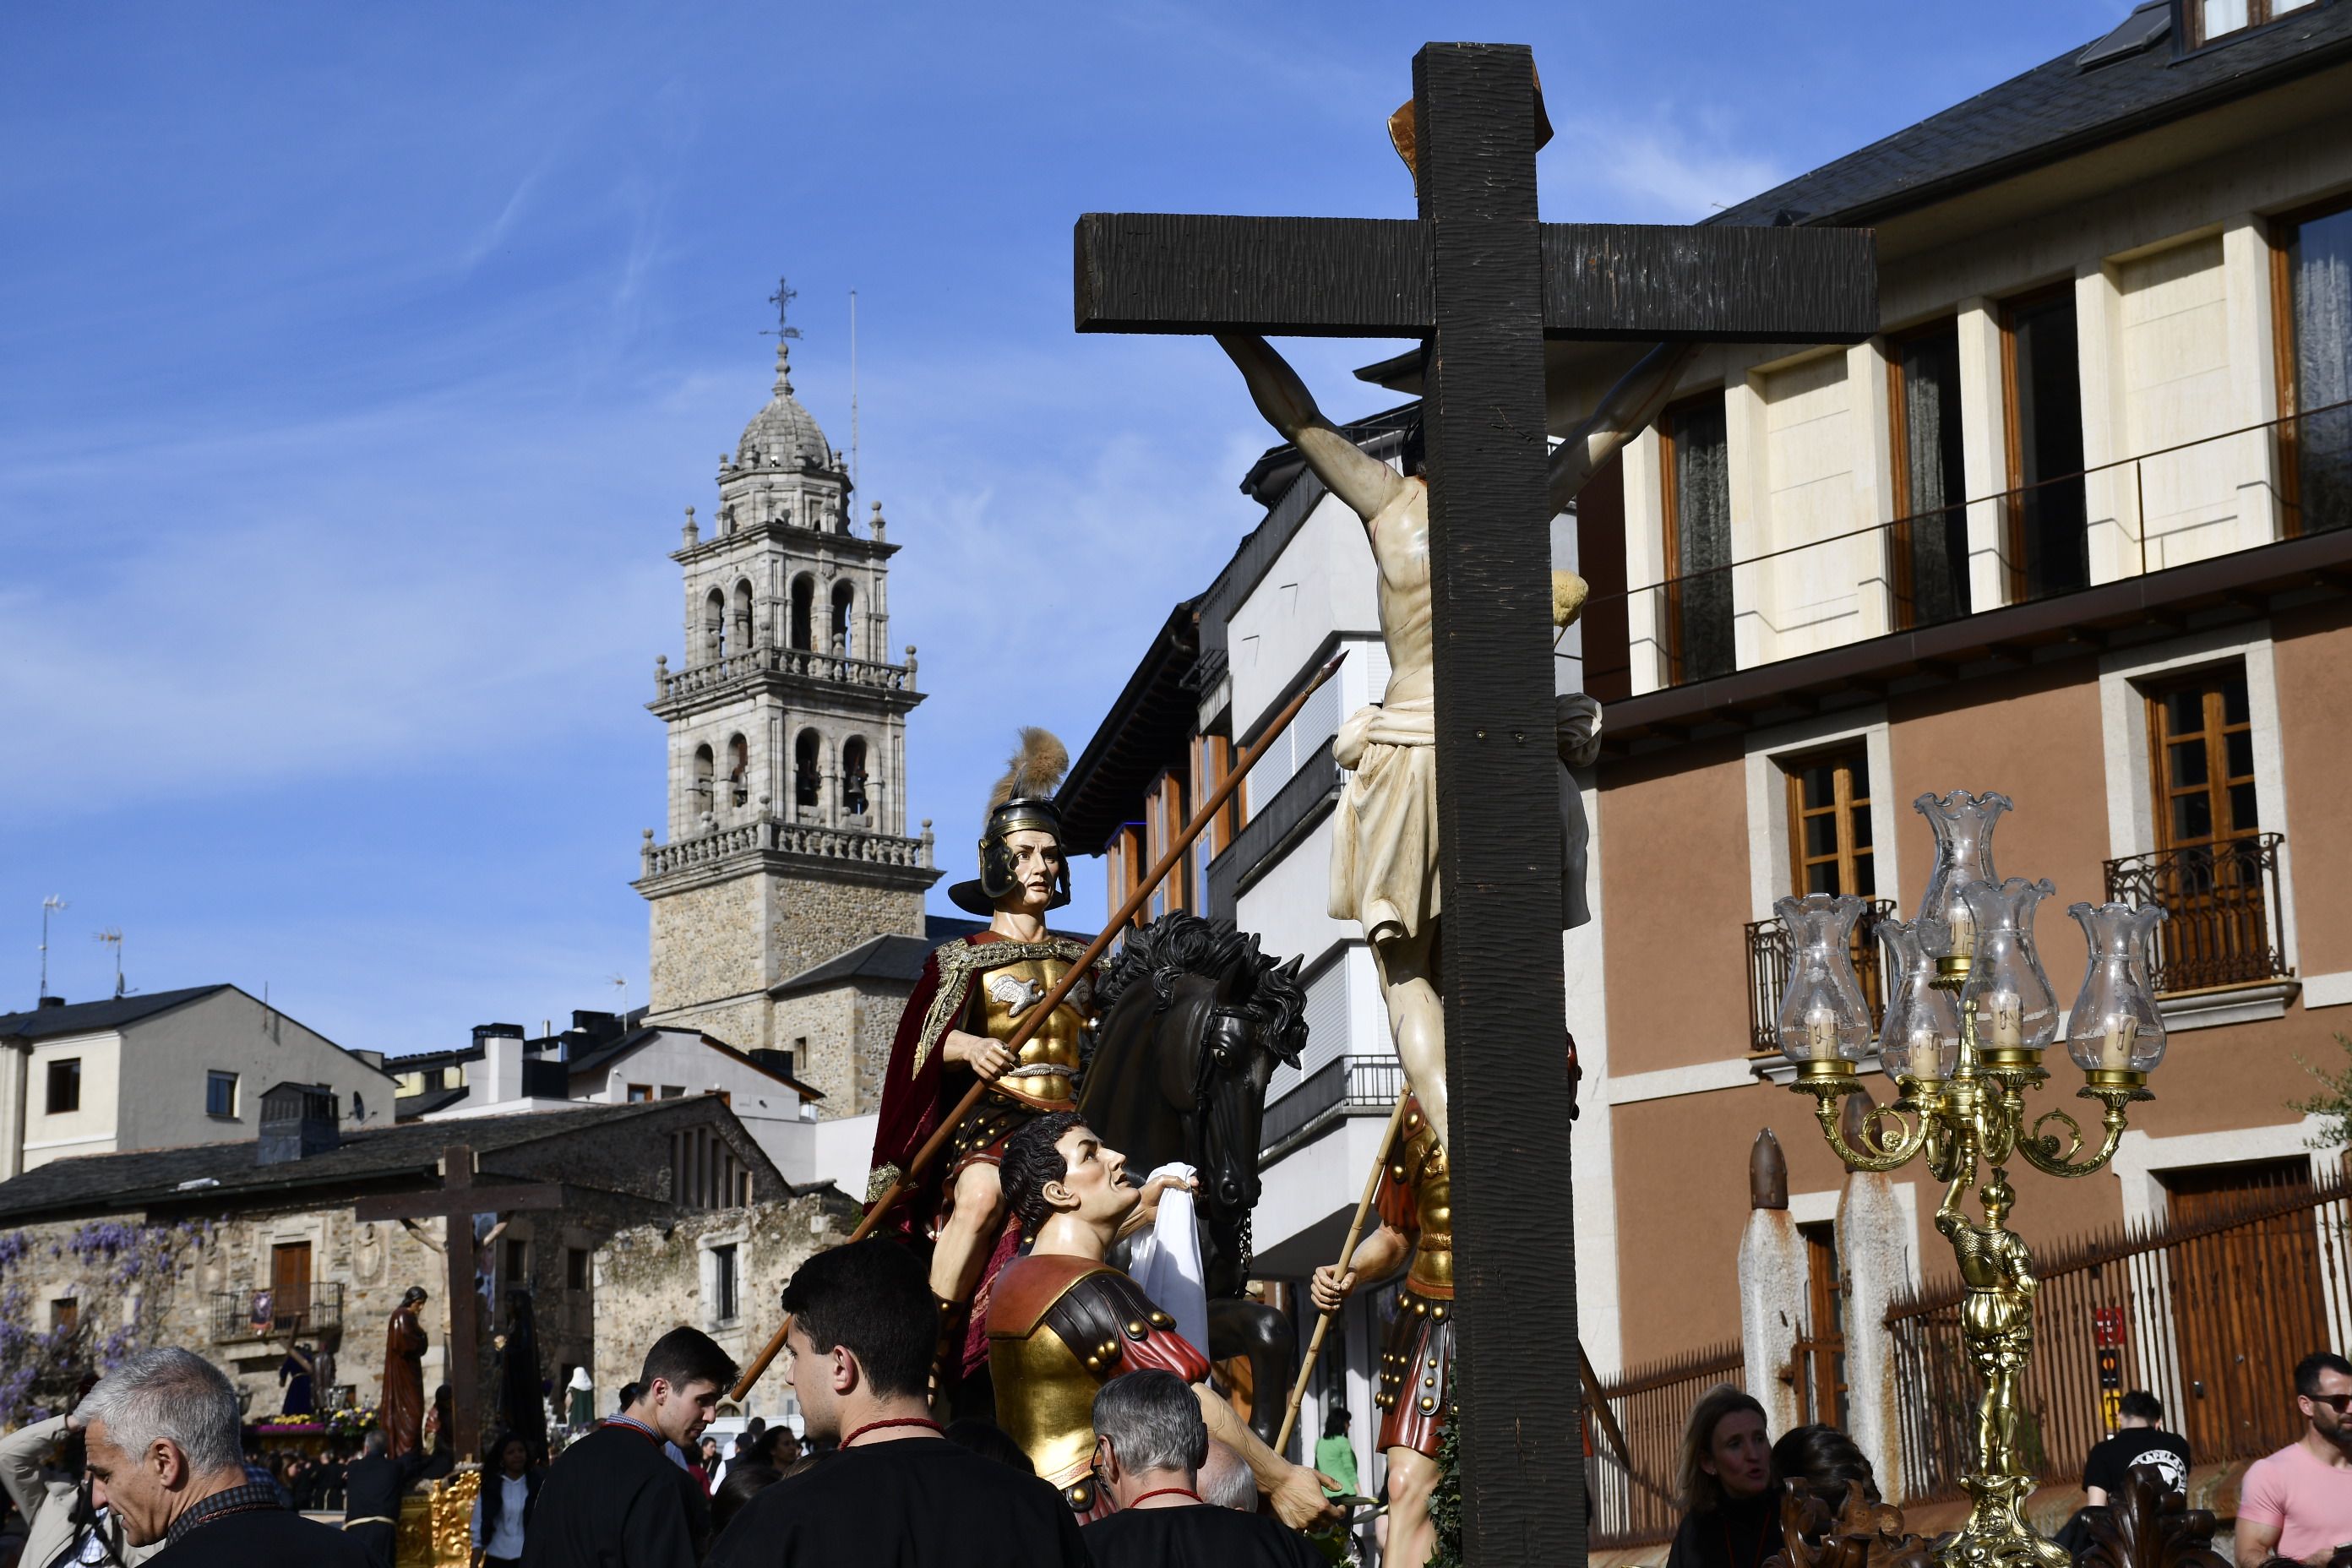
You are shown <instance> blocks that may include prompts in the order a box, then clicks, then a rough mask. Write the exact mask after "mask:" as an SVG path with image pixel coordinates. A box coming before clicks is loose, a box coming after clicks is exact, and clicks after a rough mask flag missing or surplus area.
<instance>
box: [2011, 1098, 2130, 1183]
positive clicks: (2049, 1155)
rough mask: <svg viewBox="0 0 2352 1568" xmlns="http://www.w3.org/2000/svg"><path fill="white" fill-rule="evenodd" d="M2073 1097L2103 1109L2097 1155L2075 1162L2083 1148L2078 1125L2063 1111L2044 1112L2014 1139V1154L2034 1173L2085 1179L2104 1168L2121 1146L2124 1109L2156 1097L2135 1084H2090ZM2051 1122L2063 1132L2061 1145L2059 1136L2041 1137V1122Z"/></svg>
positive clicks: (2079, 1125) (2042, 1135)
mask: <svg viewBox="0 0 2352 1568" xmlns="http://www.w3.org/2000/svg"><path fill="white" fill-rule="evenodd" d="M2075 1098H2076V1099H2078V1100H2099V1101H2101V1102H2102V1103H2103V1104H2105V1107H2106V1110H2105V1114H2104V1115H2102V1116H2101V1118H2100V1124H2101V1131H2102V1132H2103V1136H2102V1137H2101V1139H2100V1141H2099V1147H2098V1150H2097V1152H2095V1153H2094V1154H2092V1155H2091V1156H2090V1157H2089V1158H2088V1159H2086V1160H2076V1159H2075V1158H2074V1155H2075V1154H2076V1153H2078V1152H2081V1150H2082V1147H2083V1126H2082V1123H2081V1122H2079V1121H2075V1120H2074V1118H2073V1117H2072V1116H2069V1115H2068V1114H2067V1113H2066V1112H2064V1111H2063V1110H2045V1111H2043V1112H2042V1114H2041V1116H2039V1117H2038V1118H2036V1119H2035V1121H2034V1123H2033V1129H2032V1131H2030V1132H2027V1133H2025V1134H2024V1135H2022V1136H2021V1137H2020V1138H2019V1139H2018V1140H2017V1152H2019V1153H2021V1154H2022V1155H2024V1156H2025V1163H2027V1164H2029V1165H2031V1166H2032V1167H2033V1168H2034V1169H2035V1170H2037V1171H2041V1172H2043V1173H2046V1174H2049V1175H2053V1176H2087V1175H2089V1174H2091V1173H2093V1172H2094V1171H2097V1170H2102V1169H2104V1168H2105V1165H2106V1163H2107V1162H2108V1161H2110V1160H2112V1159H2114V1158H2115V1157H2116V1149H2117V1148H2119V1147H2121V1146H2122V1143H2123V1140H2124V1125H2125V1120H2126V1110H2125V1107H2126V1106H2128V1105H2129V1104H2130V1103H2131V1102H2132V1101H2133V1100H2153V1099H2155V1098H2156V1097H2155V1096H2154V1095H2152V1094H2150V1093H2148V1091H2147V1089H2143V1088H2141V1087H2140V1086H2139V1085H2137V1084H2090V1085H2086V1086H2085V1087H2084V1088H2083V1089H2079V1090H2077V1091H2076V1094H2075ZM2052 1121H2055V1122H2058V1123H2059V1124H2060V1125H2061V1126H2063V1128H2064V1129H2065V1132H2064V1134H2063V1146H2062V1139H2061V1136H2060V1135H2059V1134H2056V1133H2052V1134H2048V1135H2044V1134H2043V1132H2042V1127H2043V1125H2044V1124H2045V1123H2048V1122H2052Z"/></svg>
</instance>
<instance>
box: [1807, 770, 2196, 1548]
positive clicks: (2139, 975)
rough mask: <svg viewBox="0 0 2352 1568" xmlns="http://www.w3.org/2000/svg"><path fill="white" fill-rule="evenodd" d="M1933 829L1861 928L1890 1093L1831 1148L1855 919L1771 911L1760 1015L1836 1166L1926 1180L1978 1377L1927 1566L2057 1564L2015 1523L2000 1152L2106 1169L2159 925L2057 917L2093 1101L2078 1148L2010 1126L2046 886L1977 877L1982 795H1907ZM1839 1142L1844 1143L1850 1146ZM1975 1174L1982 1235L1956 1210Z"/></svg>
mask: <svg viewBox="0 0 2352 1568" xmlns="http://www.w3.org/2000/svg"><path fill="white" fill-rule="evenodd" d="M1915 804H1916V807H1917V809H1918V810H1919V811H1920V812H1921V814H1922V815H1924V816H1927V819H1928V821H1929V822H1930V823H1931V824H1932V825H1934V826H1935V827H1936V829H1937V867H1936V870H1935V874H1934V875H1933V877H1932V878H1931V879H1930V880H1929V883H1928V889H1927V895H1926V897H1925V898H1924V899H1923V900H1922V902H1921V906H1920V910H1919V914H1918V916H1917V918H1916V919H1915V920H1914V921H1911V922H1910V923H1909V924H1907V925H1906V923H1904V922H1902V921H1882V922H1881V923H1880V929H1879V933H1878V934H1879V936H1880V938H1881V940H1882V941H1883V942H1885V946H1886V948H1887V951H1888V954H1889V957H1890V960H1891V962H1890V963H1889V964H1888V965H1887V967H1886V969H1885V972H1884V973H1885V974H1886V975H1887V991H1888V998H1887V1003H1886V1008H1885V1022H1884V1024H1883V1025H1882V1026H1879V1028H1878V1030H1877V1031H1876V1046H1877V1049H1878V1052H1879V1056H1880V1058H1881V1061H1882V1063H1883V1065H1884V1067H1885V1071H1886V1073H1887V1075H1888V1076H1889V1077H1890V1078H1892V1079H1894V1080H1895V1087H1896V1089H1897V1095H1896V1098H1895V1102H1894V1103H1893V1104H1892V1105H1884V1106H1876V1107H1874V1108H1872V1109H1871V1110H1869V1111H1867V1112H1866V1113H1864V1116H1863V1118H1862V1120H1861V1123H1860V1127H1859V1132H1858V1137H1857V1139H1856V1140H1854V1141H1852V1142H1850V1141H1849V1140H1848V1139H1847V1138H1846V1136H1845V1134H1844V1132H1843V1130H1842V1129H1841V1127H1840V1120H1841V1118H1840V1110H1841V1109H1842V1107H1841V1101H1842V1100H1843V1097H1844V1096H1846V1095H1849V1094H1855V1093H1859V1092H1861V1091H1862V1084H1861V1082H1860V1081H1859V1079H1858V1073H1857V1069H1858V1067H1859V1065H1860V1063H1861V1061H1862V1059H1863V1058H1864V1056H1865V1055H1866V1054H1867V1052H1868V1050H1869V1049H1870V1047H1871V1044H1872V1027H1871V1024H1870V1017H1869V1008H1868V1005H1867V1003H1866V1002H1865V1001H1864V996H1863V994H1862V988H1861V984H1860V981H1859V978H1858V976H1857V975H1856V973H1855V970H1854V965H1853V930H1854V926H1855V924H1856V922H1857V921H1858V920H1859V919H1860V917H1861V916H1862V914H1863V913H1864V910H1865V909H1866V908H1867V905H1866V904H1865V901H1864V900H1861V899H1859V898H1852V897H1847V898H1831V897H1828V896H1826V895H1823V894H1818V893H1817V894H1812V895H1809V896H1808V897H1806V898H1804V899H1783V900H1780V905H1779V906H1778V907H1779V910H1780V917H1781V921H1782V923H1783V925H1784V926H1785V927H1786V928H1787V930H1788V931H1789V935H1790V971H1789V976H1788V981H1787V984H1786V985H1785V986H1784V988H1783V992H1782V997H1781V1005H1780V1043H1781V1049H1782V1050H1783V1052H1784V1053H1785V1054H1786V1055H1788V1057H1789V1058H1790V1060H1791V1061H1793V1062H1794V1063H1795V1064H1796V1067H1797V1077H1796V1081H1795V1082H1794V1083H1793V1084H1792V1085H1791V1086H1790V1087H1791V1089H1794V1090H1795V1091H1796V1092H1798V1093H1801V1094H1811V1095H1812V1096H1813V1097H1814V1100H1815V1101H1816V1103H1815V1106H1814V1110H1815V1113H1816V1115H1817V1116H1818V1117H1819V1119H1820V1121H1821V1124H1822V1136H1823V1137H1824V1138H1826V1139H1827V1140H1828V1141H1829V1144H1830V1147H1831V1148H1832V1149H1833V1150H1835V1151H1836V1152H1837V1154H1838V1157H1839V1158H1841V1159H1843V1161H1844V1162H1845V1163H1846V1164H1847V1165H1848V1166H1849V1167H1851V1168H1852V1169H1854V1170H1859V1171H1892V1170H1895V1169H1896V1168H1898V1167H1899V1166H1902V1165H1905V1164H1907V1163H1910V1162H1911V1161H1912V1160H1914V1159H1920V1158H1924V1159H1925V1160H1926V1162H1927V1169H1928V1171H1929V1172H1930V1173H1932V1174H1933V1175H1934V1176H1935V1178H1936V1180H1937V1181H1939V1182H1942V1183H1944V1184H1945V1188H1944V1198H1943V1202H1942V1203H1941V1204H1939V1205H1937V1209H1936V1228H1937V1230H1938V1231H1940V1232H1941V1233H1942V1234H1943V1236H1944V1237H1945V1239H1946V1240H1948V1242H1950V1243H1951V1247H1952V1255H1953V1258H1954V1260H1955V1262H1956V1263H1957V1264H1958V1268H1959V1274H1960V1279H1961V1282H1962V1284H1963V1286H1964V1287H1965V1289H1966V1294H1965V1296H1964V1297H1963V1299H1962V1301H1961V1305H1960V1331H1961V1336H1962V1339H1963V1340H1964V1342H1966V1344H1967V1347H1968V1352H1969V1362H1970V1363H1971V1364H1972V1365H1973V1366H1974V1367H1975V1368H1976V1372H1977V1375H1978V1376H1979V1378H1981V1379H1982V1380H1983V1383H1984V1395H1983V1398H1982V1400H1981V1401H1980V1403H1979V1405H1978V1413H1977V1468H1975V1469H1974V1470H1973V1471H1971V1472H1969V1474H1967V1475H1966V1476H1964V1477H1963V1478H1962V1485H1964V1486H1965V1487H1966V1488H1967V1489H1968V1492H1969V1496H1970V1497H1971V1498H1972V1499H1974V1500H1975V1506H1974V1508H1973V1509H1972V1510H1970V1512H1969V1521H1968V1524H1967V1525H1966V1527H1965V1528H1963V1529H1962V1530H1961V1531H1960V1533H1959V1534H1958V1536H1957V1537H1955V1538H1954V1540H1953V1541H1952V1542H1951V1544H1950V1545H1949V1546H1948V1547H1947V1548H1946V1549H1945V1550H1944V1552H1943V1553H1942V1555H1941V1559H1940V1561H1941V1563H1942V1564H1943V1568H1996V1565H1999V1568H2069V1565H2070V1563H2071V1562H2072V1559H2071V1558H2070V1557H2069V1555H2068V1553H2067V1552H2066V1551H2065V1549H2064V1548H2063V1547H2060V1546H2058V1545H2057V1544H2055V1543H2054V1542H2050V1541H2047V1540H2045V1539H2043V1538H2042V1537H2041V1536H2039V1535H2037V1534H2035V1533H2034V1531H2032V1528H2031V1527H2030V1526H2029V1525H2028V1524H2027V1523H2026V1521H2025V1517H2024V1514H2023V1511H2022V1507H2023V1503H2024V1500H2025V1498H2026V1495H2027V1494H2028V1493H2030V1492H2031V1491H2032V1489H2033V1488H2034V1487H2035V1485H2036V1484H2037V1482H2038V1480H2039V1478H2038V1477H2036V1476H2035V1475H2034V1474H2033V1473H2032V1471H2030V1470H2028V1469H2027V1468H2025V1465H2024V1462H2023V1458H2022V1455H2021V1447H2020V1443H2019V1437H2020V1430H2019V1428H2020V1425H2021V1420H2022V1415H2023V1405H2022V1401H2021V1391H2022V1387H2023V1384H2024V1378H2025V1369H2026V1366H2027V1363H2029V1362H2030V1361H2031V1360H2032V1355H2033V1297H2034V1292H2035V1289H2036V1288H2037V1281H2036V1280H2035V1279H2034V1277H2033V1258H2032V1253H2031V1252H2030V1251H2029V1250H2028V1249H2027V1247H2026V1245H2025V1242H2024V1241H2023V1240H2022V1239H2021V1237H2018V1235H2017V1234H2016V1233H2015V1232H2014V1231H2011V1229H2010V1228H2009V1226H2008V1224H2007V1220H2008V1217H2009V1213H2010V1210H2011V1207H2012V1206H2013V1205H2014V1204H2015V1202H2016V1194H2015V1193H2014V1192H2013V1190H2012V1189H2011V1186H2010V1184H2009V1170H2008V1166H2009V1163H2010V1160H2011V1155H2012V1154H2013V1155H2016V1156H2018V1157H2021V1158H2022V1159H2023V1160H2024V1161H2025V1163H2027V1164H2029V1165H2032V1167H2033V1168H2034V1169H2035V1170H2037V1171H2042V1172H2045V1173H2048V1174H2050V1175H2053V1176H2068V1177H2072V1176H2087V1175H2089V1174H2090V1173H2092V1172H2094V1171H2097V1170H2100V1169H2102V1168H2104V1167H2105V1165H2106V1163H2108V1162H2109V1161H2110V1160H2112V1159H2114V1158H2115V1153H2116V1146H2117V1145H2118V1144H2119V1143H2120V1142H2122V1140H2123V1135H2124V1128H2125V1119H2126V1108H2127V1107H2128V1106H2129V1105H2130V1104H2131V1102H2132V1101H2134V1100H2147V1099H2150V1098H2152V1097H2151V1096H2150V1095H2149V1093H2148V1091H2147V1075H2148V1073H2149V1071H2150V1070H2152V1069H2153V1068H2155V1066H2156V1065H2157V1063H2158V1061H2160V1060H2161V1059H2162V1057H2163V1053H2164V1026H2163V1023H2162V1019H2161V1016H2160V1015H2159V1014H2158V1012H2157V1009H2156V1005H2155V1000H2154V998H2153V996H2152V995H2151V994H2149V992H2148V988H2147V979H2146V976H2147V940H2148V937H2149V935H2150V934H2151V933H2152V931H2154V928H2155V925H2156V923H2157V921H2160V920H2161V919H2162V918H2163V911H2162V910H2160V909H2158V908H2155V907H2153V906H2146V907H2142V908H2137V909H2135V908H2131V907H2129V906H2126V905H2122V904H2106V905H2103V906H2097V907H2094V906H2092V905H2089V904H2076V905H2074V907H2073V909H2072V910H2070V911H2069V912H2070V913H2072V914H2073V915H2074V918H2075V919H2076V920H2077V921H2080V922H2081V923H2082V926H2083V929H2084V935H2085V938H2086V939H2087V941H2088V943H2089V946H2090V963H2089V966H2088V969H2087V971H2086V973H2085V974H2084V984H2083V990H2082V992H2081V994H2079V995H2078V996H2077V997H2076V999H2075V1003H2074V1007H2073V1008H2072V1009H2071V1010H2070V1011H2069V1013H2068V1014H2067V1015H2066V1016H2065V1027H2066V1045H2067V1049H2068V1053H2069V1055H2070V1056H2072V1057H2073V1058H2074V1061H2075V1063H2076V1064H2077V1065H2078V1066H2080V1067H2081V1068H2083V1071H2084V1085H2083V1087H2082V1089H2079V1090H2078V1091H2077V1095H2078V1097H2079V1098H2081V1099H2085V1100H2097V1101H2099V1102H2100V1104H2101V1106H2102V1108H2103V1113H2102V1115H2101V1117H2100V1128H2101V1134H2100V1138H2099V1142H2098V1147H2097V1148H2096V1149H2095V1150H2092V1151H2090V1152H2087V1153H2085V1152H2084V1151H2085V1138H2084V1131H2083V1127H2082V1124H2081V1123H2080V1122H2079V1121H2076V1120H2075V1119H2074V1117H2073V1116H2072V1115H2070V1114H2068V1113H2067V1112H2066V1111H2065V1110H2059V1109H2054V1108H2053V1109H2051V1110H2044V1111H2042V1114H2041V1115H2040V1116H2038V1117H2035V1118H2034V1119H2033V1120H2032V1122H2031V1124H2030V1125H2029V1124H2028V1122H2027V1120H2026V1118H2027V1111H2026V1107H2025V1095H2026V1091H2027V1090H2029V1089H2037V1088H2039V1087H2040V1086H2041V1085H2042V1084H2043V1083H2044V1082H2046V1081H2048V1079H2049V1077H2050V1075H2049V1073H2047V1072H2046V1071H2044V1070H2043V1068H2042V1051H2043V1049H2044V1048H2045V1047H2047V1046H2048V1045H2050V1044H2051V1043H2052V1042H2053V1039H2054V1038H2055V1037H2057V1035H2058V1032H2059V1028H2060V1015H2059V1013H2058V1011H2057V1004H2056V999H2055V997H2054V996H2053V994H2052V993H2051V990H2050V986H2049V982H2048V980H2047V979H2046V978H2045V977H2044V976H2043V975H2042V968H2041V961H2040V958H2039V956H2038V955H2037V953H2036V952H2035V951H2034V946H2033V940H2032V929H2033V913H2034V910H2035V908H2036V906H2037V905H2038V904H2039V903H2040V902H2041V900H2042V899H2043V898H2045V897H2047V896H2048V895H2049V894H2050V893H2051V892H2052V891H2053V889H2052V887H2051V885H2050V884H2049V883H2048V882H2046V881H2042V882H2027V881H2025V880H2024V879H2021V878H2012V879H2010V880H2009V881H2008V882H2006V883H2003V882H2000V881H1999V880H1997V879H1995V878H1994V877H1993V874H1992V863H1991V834H1992V826H1993V823H1994V822H1995V821H1996V820H1997V819H1998V818H1999V816H2000V813H2001V812H2003V811H2005V810H2007V809H2008V808H2009V805H2010V803H2009V802H2008V801H2007V800H2006V799H2004V798H2003V797H2001V796H2000V795H1969V793H1968V792H1967V791H1965V790H1956V791H1953V792H1952V793H1951V794H1950V795H1946V796H1941V797H1938V796H1936V795H1922V796H1920V797H1919V799H1918V801H1917V802H1916V803H1915ZM1857 1145H1858V1146H1857ZM1979 1163H1982V1164H1983V1165H1984V1166H1985V1167H1987V1168H1988V1169H1989V1170H1990V1174H1991V1179H1990V1181H1988V1182H1986V1183H1985V1184H1984V1185H1983V1186H1982V1187H1981V1188H1979V1191H1978V1193H1977V1200H1978V1204H1979V1207H1980V1209H1981V1211H1982V1213H1983V1215H1984V1220H1983V1223H1982V1224H1977V1223H1974V1222H1972V1221H1971V1220H1970V1219H1969V1216H1968V1214H1967V1212H1966V1210H1965V1209H1964V1208H1963V1207H1962V1204H1963V1202H1964V1200H1965V1198H1966V1195H1967V1193H1968V1189H1969V1187H1970V1186H1972V1185H1974V1184H1976V1182H1977V1170H1978V1166H1979Z"/></svg>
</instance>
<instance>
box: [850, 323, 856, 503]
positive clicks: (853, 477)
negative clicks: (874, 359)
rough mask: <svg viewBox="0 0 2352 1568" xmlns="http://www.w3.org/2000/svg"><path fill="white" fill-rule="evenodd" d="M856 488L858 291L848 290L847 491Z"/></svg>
mask: <svg viewBox="0 0 2352 1568" xmlns="http://www.w3.org/2000/svg"><path fill="white" fill-rule="evenodd" d="M856 487H858V291H856V289H849V489H856Z"/></svg>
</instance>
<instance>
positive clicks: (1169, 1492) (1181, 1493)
mask: <svg viewBox="0 0 2352 1568" xmlns="http://www.w3.org/2000/svg"><path fill="white" fill-rule="evenodd" d="M1156 1497H1188V1498H1191V1499H1192V1500H1193V1501H1194V1502H1199V1501H1200V1500H1201V1494H1200V1493H1199V1492H1196V1491H1194V1490H1193V1489H1192V1488H1191V1487H1154V1488H1152V1489H1150V1491H1148V1492H1145V1493H1144V1494H1143V1495H1142V1496H1141V1497H1139V1498H1137V1499H1136V1500H1134V1501H1133V1502H1131V1503H1129V1504H1128V1505H1127V1506H1128V1507H1129V1508H1141V1507H1142V1506H1143V1505H1144V1503H1145V1502H1147V1501H1148V1500H1150V1499H1152V1498H1156Z"/></svg>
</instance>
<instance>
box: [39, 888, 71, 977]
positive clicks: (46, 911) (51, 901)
mask: <svg viewBox="0 0 2352 1568" xmlns="http://www.w3.org/2000/svg"><path fill="white" fill-rule="evenodd" d="M65 907H66V901H65V900H63V899H62V898H60V897H58V895H57V894H55V893H51V894H50V895H49V896H48V897H47V898H46V899H43V900H41V988H40V990H39V991H38V992H37V993H36V995H37V996H47V994H49V916H50V914H51V913H53V912H62V911H63V910H64V909H65Z"/></svg>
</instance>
